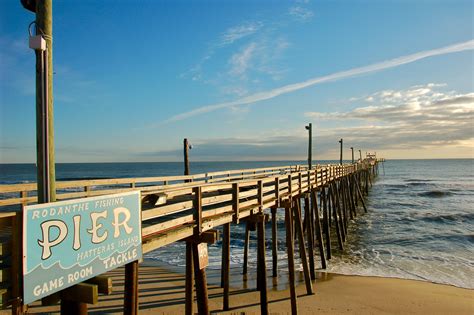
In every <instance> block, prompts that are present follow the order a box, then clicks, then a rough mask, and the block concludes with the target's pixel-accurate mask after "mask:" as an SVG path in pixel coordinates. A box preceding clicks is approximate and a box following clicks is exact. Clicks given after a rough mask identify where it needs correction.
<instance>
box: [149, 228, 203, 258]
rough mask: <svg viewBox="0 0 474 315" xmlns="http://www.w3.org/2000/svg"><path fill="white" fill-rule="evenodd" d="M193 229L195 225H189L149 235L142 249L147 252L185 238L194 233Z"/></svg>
mask: <svg viewBox="0 0 474 315" xmlns="http://www.w3.org/2000/svg"><path fill="white" fill-rule="evenodd" d="M193 230H194V225H188V226H182V227H180V228H177V229H173V230H171V231H167V232H166V233H163V234H160V235H154V236H149V237H147V238H145V239H144V240H143V243H142V251H143V253H144V254H145V253H148V252H151V251H152V250H155V249H158V248H160V247H163V246H166V245H168V244H171V243H174V242H176V241H179V240H182V239H185V238H187V237H189V236H191V235H193Z"/></svg>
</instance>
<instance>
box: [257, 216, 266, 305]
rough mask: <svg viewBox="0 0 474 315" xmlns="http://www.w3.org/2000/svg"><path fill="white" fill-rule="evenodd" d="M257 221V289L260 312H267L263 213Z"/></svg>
mask: <svg viewBox="0 0 474 315" xmlns="http://www.w3.org/2000/svg"><path fill="white" fill-rule="evenodd" d="M257 216H258V222H257V238H258V267H257V268H258V271H257V272H258V275H257V281H258V286H257V287H258V289H259V290H260V313H261V314H268V297H267V265H266V262H265V221H266V220H265V215H263V214H259V215H257Z"/></svg>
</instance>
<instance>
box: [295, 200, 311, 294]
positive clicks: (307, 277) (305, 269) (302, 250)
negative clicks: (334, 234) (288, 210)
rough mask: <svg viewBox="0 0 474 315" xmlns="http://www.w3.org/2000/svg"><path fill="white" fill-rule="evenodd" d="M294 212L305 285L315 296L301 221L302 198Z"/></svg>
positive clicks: (296, 204) (309, 292) (296, 203)
mask: <svg viewBox="0 0 474 315" xmlns="http://www.w3.org/2000/svg"><path fill="white" fill-rule="evenodd" d="M293 211H294V217H295V227H296V233H297V234H298V241H299V250H300V256H301V263H302V265H303V273H304V280H305V284H306V292H307V293H308V295H312V294H313V284H312V282H311V276H310V273H309V266H308V256H307V254H306V245H305V242H304V234H303V222H302V220H301V204H300V198H296V199H295V206H294V207H293Z"/></svg>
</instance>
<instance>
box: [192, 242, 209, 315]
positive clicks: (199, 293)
mask: <svg viewBox="0 0 474 315" xmlns="http://www.w3.org/2000/svg"><path fill="white" fill-rule="evenodd" d="M198 245H199V244H198V243H193V245H192V246H193V259H194V266H195V268H194V278H195V279H196V297H197V305H198V313H199V314H205V315H206V314H210V312H209V301H208V293H207V278H206V270H205V268H203V269H201V268H199V249H198Z"/></svg>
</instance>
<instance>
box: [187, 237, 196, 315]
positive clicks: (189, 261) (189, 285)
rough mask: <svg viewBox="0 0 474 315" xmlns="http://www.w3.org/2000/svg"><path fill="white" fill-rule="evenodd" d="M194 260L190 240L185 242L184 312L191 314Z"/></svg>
mask: <svg viewBox="0 0 474 315" xmlns="http://www.w3.org/2000/svg"><path fill="white" fill-rule="evenodd" d="M193 265H194V262H193V246H192V243H191V242H190V241H187V242H186V283H185V288H186V292H185V297H186V303H185V314H186V315H192V314H193V299H194V294H193V285H194V266H193Z"/></svg>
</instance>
